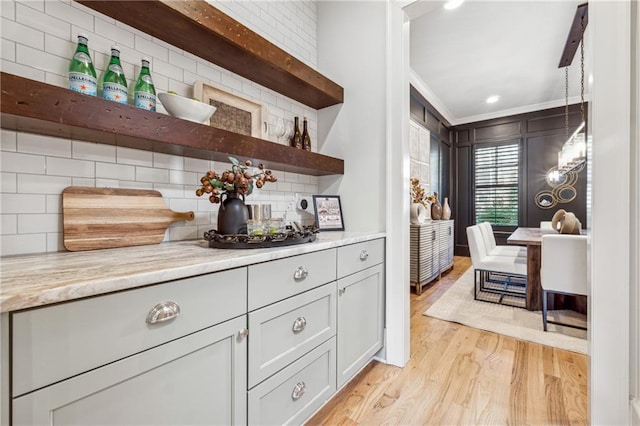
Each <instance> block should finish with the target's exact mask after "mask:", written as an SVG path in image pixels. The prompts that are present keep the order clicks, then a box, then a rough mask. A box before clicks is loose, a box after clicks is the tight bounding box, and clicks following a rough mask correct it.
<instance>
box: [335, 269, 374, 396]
mask: <svg viewBox="0 0 640 426" xmlns="http://www.w3.org/2000/svg"><path fill="white" fill-rule="evenodd" d="M383 334H384V268H383V265H382V264H381V265H377V266H374V267H372V268H368V269H365V270H364V271H360V272H358V273H356V274H353V275H350V276H348V277H346V278H342V279H340V280H338V348H337V349H338V359H337V368H338V379H337V385H338V388H340V387H341V386H342V385H343V384H344V383H346V382H347V381H348V380H349V379H350V378H351V377H353V375H354V374H356V373H357V372H358V371H359V370H360V369H361V368H362V367H363V366H364V365H366V364H367V363H368V362H369V360H370V359H371V357H373V355H375V353H376V352H377V351H378V350H379V349H380V348H381V347H382V344H383Z"/></svg>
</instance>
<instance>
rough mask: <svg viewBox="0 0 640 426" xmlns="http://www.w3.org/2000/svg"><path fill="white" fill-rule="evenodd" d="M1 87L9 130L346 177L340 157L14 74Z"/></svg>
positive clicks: (4, 76) (3, 76) (4, 119)
mask: <svg viewBox="0 0 640 426" xmlns="http://www.w3.org/2000/svg"><path fill="white" fill-rule="evenodd" d="M0 87H1V88H2V96H1V97H0V101H1V110H0V111H1V112H2V117H1V119H2V122H1V125H2V128H5V129H10V130H18V131H22V132H29V133H37V134H42V135H48V136H57V137H63V138H70V139H74V140H83V141H89V142H97V143H103V144H109V145H116V146H123V147H127V148H135V149H142V150H146V151H153V152H161V153H166V154H174V155H182V156H187V157H194V158H203V159H207V160H216V161H224V162H227V161H228V160H227V157H228V156H229V155H233V156H236V157H238V159H239V160H245V159H251V160H254V161H256V162H257V161H262V162H264V163H265V164H266V165H267V166H268V167H269V168H272V169H275V170H281V171H288V172H294V173H303V174H308V175H313V176H324V175H335V174H343V173H344V162H343V160H340V159H338V158H333V157H329V156H326V155H322V154H316V153H312V152H307V151H302V150H298V149H295V148H292V147H289V146H285V145H280V144H277V143H273V142H269V141H266V140H263V139H258V138H253V137H250V136H244V135H240V134H237V133H232V132H229V131H226V130H220V129H217V128H215V127H210V126H205V125H201V124H197V123H192V122H190V121H186V120H182V119H179V118H174V117H171V116H169V115H165V114H160V113H156V112H150V111H145V110H142V109H139V108H135V107H133V106H131V105H123V104H118V103H116V102H111V101H107V100H104V99H101V98H96V97H93V96H88V95H82V94H80V93H76V92H72V91H71V90H68V89H65V88H61V87H57V86H52V85H50V84H46V83H41V82H38V81H34V80H29V79H26V78H23V77H19V76H16V75H13V74H8V73H4V72H3V73H1V81H0ZM205 171H206V170H203V172H205Z"/></svg>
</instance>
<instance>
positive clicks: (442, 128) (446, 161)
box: [410, 86, 453, 203]
mask: <svg viewBox="0 0 640 426" xmlns="http://www.w3.org/2000/svg"><path fill="white" fill-rule="evenodd" d="M410 100H411V104H410V112H411V118H413V119H414V120H415V121H417V122H418V123H420V124H422V125H423V126H424V127H425V128H427V129H428V130H429V132H431V142H430V145H429V148H430V151H431V155H430V158H429V170H430V172H431V191H432V192H437V193H438V198H439V199H440V203H443V202H444V198H445V197H447V198H449V202H451V200H452V198H451V197H452V195H453V194H452V190H451V182H452V181H453V167H452V163H451V153H452V140H451V139H452V132H451V125H450V124H449V122H447V120H445V119H444V118H443V117H442V115H440V113H439V112H438V111H437V110H436V109H435V108H433V106H432V105H431V104H430V103H429V102H427V100H426V99H424V97H422V95H421V94H420V93H419V92H418V91H417V90H416V89H415V88H414V87H413V86H411V91H410Z"/></svg>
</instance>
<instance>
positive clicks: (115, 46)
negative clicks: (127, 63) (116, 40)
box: [111, 44, 120, 52]
mask: <svg viewBox="0 0 640 426" xmlns="http://www.w3.org/2000/svg"><path fill="white" fill-rule="evenodd" d="M111 50H117V51H118V52H119V51H120V48H119V47H118V45H117V44H114V45H113V46H111Z"/></svg>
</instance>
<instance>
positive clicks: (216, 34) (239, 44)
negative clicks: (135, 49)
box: [77, 0, 344, 109]
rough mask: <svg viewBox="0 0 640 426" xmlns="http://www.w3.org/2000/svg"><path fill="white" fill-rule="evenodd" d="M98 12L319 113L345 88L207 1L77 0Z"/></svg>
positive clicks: (339, 99)
mask: <svg viewBox="0 0 640 426" xmlns="http://www.w3.org/2000/svg"><path fill="white" fill-rule="evenodd" d="M77 1H78V3H81V4H83V5H85V6H87V7H89V8H91V9H93V10H96V11H98V12H100V13H103V14H105V15H107V16H109V17H111V18H113V19H116V20H118V21H120V22H123V23H125V24H127V25H130V26H132V27H134V28H137V29H138V30H140V31H143V32H145V33H147V34H150V35H152V36H154V37H157V38H159V39H160V40H163V41H165V42H167V43H169V44H171V45H173V46H176V47H178V48H180V49H183V50H185V51H187V52H190V53H192V54H194V55H196V56H198V57H200V58H203V59H206V60H208V61H210V62H212V63H214V64H216V65H219V66H221V67H223V68H226V69H228V70H229V71H232V72H234V73H236V74H239V75H241V76H243V77H246V78H248V79H249V80H251V81H254V82H256V83H259V84H261V85H263V86H265V87H268V88H270V89H273V90H275V91H276V92H278V93H281V94H283V95H285V96H287V97H289V98H291V99H295V100H297V101H299V102H302V103H303V104H305V105H308V106H310V107H312V108H315V109H320V108H324V107H328V106H331V105H336V104H340V103H342V102H343V101H344V90H343V88H342V87H341V86H339V85H338V84H336V83H334V82H333V81H331V80H329V79H328V78H327V77H325V76H323V75H322V74H320V73H319V72H317V71H316V70H314V69H313V68H311V67H309V66H308V65H306V64H305V63H303V62H301V61H300V60H298V59H296V58H294V57H293V56H291V55H290V54H288V53H287V52H285V51H284V50H282V49H280V48H279V47H277V46H276V45H274V44H273V43H271V42H269V41H268V40H267V39H265V38H264V37H261V36H260V35H258V34H256V33H255V32H253V31H251V30H250V29H249V28H247V27H245V26H244V25H242V24H241V23H239V22H238V21H236V20H234V19H232V18H231V17H229V16H227V15H226V14H224V13H222V12H221V11H220V10H218V9H216V8H215V7H213V6H211V5H210V4H208V3H207V2H206V1H204V0H194V1H176V0H147V1H140V0H133V1H96V0H77Z"/></svg>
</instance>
